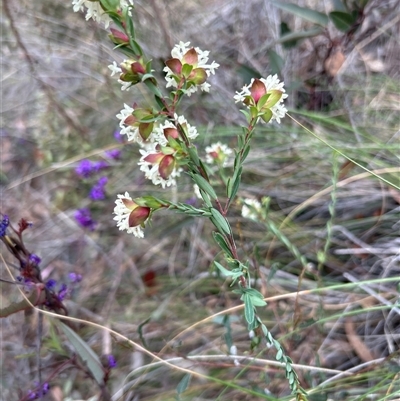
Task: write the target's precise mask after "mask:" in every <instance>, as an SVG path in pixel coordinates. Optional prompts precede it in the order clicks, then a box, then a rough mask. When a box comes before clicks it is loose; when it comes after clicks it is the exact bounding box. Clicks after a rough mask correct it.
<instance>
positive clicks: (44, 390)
mask: <svg viewBox="0 0 400 401" xmlns="http://www.w3.org/2000/svg"><path fill="white" fill-rule="evenodd" d="M49 390H50V385H49V383H47V382H45V383H43V386H42V394H43V395H45V394H47V393H48V392H49Z"/></svg>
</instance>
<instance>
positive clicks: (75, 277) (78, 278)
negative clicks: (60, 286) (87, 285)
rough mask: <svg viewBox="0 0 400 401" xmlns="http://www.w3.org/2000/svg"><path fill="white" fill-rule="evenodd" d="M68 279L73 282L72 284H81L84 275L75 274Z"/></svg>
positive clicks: (70, 274) (71, 274)
mask: <svg viewBox="0 0 400 401" xmlns="http://www.w3.org/2000/svg"><path fill="white" fill-rule="evenodd" d="M68 278H69V280H70V281H71V283H79V282H81V281H82V275H81V274H78V273H75V272H71V273H69V274H68Z"/></svg>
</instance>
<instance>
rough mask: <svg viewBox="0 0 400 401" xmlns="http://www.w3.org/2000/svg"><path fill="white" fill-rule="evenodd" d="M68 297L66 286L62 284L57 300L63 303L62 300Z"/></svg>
mask: <svg viewBox="0 0 400 401" xmlns="http://www.w3.org/2000/svg"><path fill="white" fill-rule="evenodd" d="M67 295H68V287H67V284H62V285H61V288H60V290H59V291H58V294H57V296H58V299H59V300H60V301H63V300H64V298H65V297H66V296H67Z"/></svg>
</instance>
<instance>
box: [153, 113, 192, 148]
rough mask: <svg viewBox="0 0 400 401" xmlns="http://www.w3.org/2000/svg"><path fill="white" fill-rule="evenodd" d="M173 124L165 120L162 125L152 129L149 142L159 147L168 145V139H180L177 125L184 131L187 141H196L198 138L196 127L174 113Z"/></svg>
mask: <svg viewBox="0 0 400 401" xmlns="http://www.w3.org/2000/svg"><path fill="white" fill-rule="evenodd" d="M174 119H175V122H172V121H170V120H166V121H165V122H164V124H161V125H159V126H158V127H155V128H154V131H153V133H152V135H151V138H150V139H151V141H152V142H156V143H158V144H159V145H161V146H167V145H168V138H169V137H171V138H173V139H177V138H179V137H180V134H179V131H178V128H177V125H178V124H179V125H181V127H182V129H183V130H184V131H185V135H186V136H187V138H188V139H192V140H193V139H196V138H197V137H198V135H199V134H198V132H197V129H196V127H194V126H191V125H190V124H189V123H188V122H187V121H186V118H185V117H184V116H178V115H177V114H176V113H175V115H174Z"/></svg>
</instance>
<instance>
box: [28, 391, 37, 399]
mask: <svg viewBox="0 0 400 401" xmlns="http://www.w3.org/2000/svg"><path fill="white" fill-rule="evenodd" d="M38 398H39V394H38V393H35V392H34V391H32V390H29V391H28V400H37V399H38Z"/></svg>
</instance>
